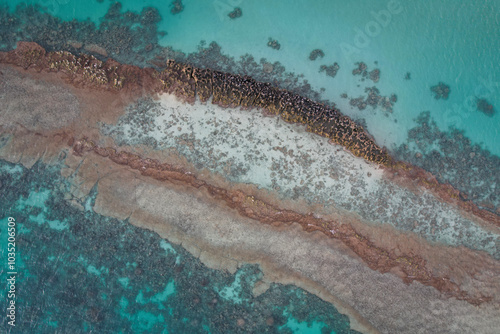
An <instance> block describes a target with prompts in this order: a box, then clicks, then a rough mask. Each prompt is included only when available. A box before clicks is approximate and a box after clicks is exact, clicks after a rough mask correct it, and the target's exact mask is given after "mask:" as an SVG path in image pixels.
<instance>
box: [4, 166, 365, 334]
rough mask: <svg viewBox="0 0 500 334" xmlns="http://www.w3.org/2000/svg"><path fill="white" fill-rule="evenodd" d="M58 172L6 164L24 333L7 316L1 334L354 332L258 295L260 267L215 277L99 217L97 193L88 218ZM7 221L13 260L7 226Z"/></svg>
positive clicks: (272, 294)
mask: <svg viewBox="0 0 500 334" xmlns="http://www.w3.org/2000/svg"><path fill="white" fill-rule="evenodd" d="M59 168H60V166H59V167H50V168H49V167H47V166H45V165H43V164H41V163H37V164H36V165H35V166H33V168H32V169H30V170H27V169H25V168H24V167H21V166H20V165H13V164H10V163H7V162H5V161H3V160H0V182H1V186H0V195H1V197H2V198H3V199H4V200H3V201H2V203H1V204H0V212H1V213H2V215H3V216H7V217H9V216H12V217H15V219H16V222H17V237H16V247H17V258H16V266H17V272H18V275H17V281H16V288H17V313H16V318H17V322H16V326H15V327H11V326H7V324H6V322H7V319H6V318H5V317H2V323H1V324H0V326H1V328H2V333H55V332H57V333H84V332H96V333H145V332H147V333H245V332H258V333H264V332H266V333H355V332H354V331H352V330H350V329H349V320H348V318H347V317H346V316H344V315H341V314H339V313H338V312H337V310H336V309H335V308H334V307H333V306H332V305H330V304H328V303H326V302H324V301H322V300H321V299H319V298H318V297H316V296H314V295H312V294H310V293H307V292H305V291H303V290H301V289H298V288H296V287H293V286H284V285H278V284H272V285H271V287H270V288H269V289H268V290H267V291H266V292H264V293H263V294H261V295H259V296H258V297H254V296H253V294H252V289H253V287H254V285H255V283H256V282H257V281H259V280H260V279H261V278H262V272H261V271H260V269H259V267H258V266H255V265H246V266H243V267H241V268H239V269H238V271H237V272H236V273H235V274H234V275H231V274H229V273H227V272H223V271H217V270H211V269H208V268H206V267H205V266H204V265H203V264H201V262H200V261H199V260H198V259H196V258H194V257H193V256H192V255H190V254H189V253H188V252H186V251H185V250H184V249H183V248H182V247H180V246H177V245H174V244H170V243H169V242H168V241H166V240H163V239H161V238H160V237H159V236H158V235H156V234H155V233H153V232H150V231H148V230H144V229H140V228H136V227H134V226H132V225H131V224H129V223H128V222H127V221H120V220H116V219H110V218H107V217H103V216H100V215H98V214H96V213H95V212H94V211H93V209H92V208H93V202H94V197H95V194H96V191H97V189H95V188H94V189H93V191H92V192H91V194H90V195H89V196H88V197H87V198H83V199H81V200H80V204H81V205H83V206H85V205H86V204H87V205H86V206H87V209H86V210H85V211H80V210H79V209H77V208H75V207H73V206H71V205H70V204H68V202H66V201H65V200H64V199H63V197H64V192H65V187H66V186H67V185H66V183H65V181H64V180H63V179H62V178H61V177H60V171H59ZM20 181H22V182H20ZM40 216H43V222H42V220H41V219H40V218H39V217H40ZM0 222H1V225H0V235H1V236H2V238H1V240H0V242H1V244H0V246H1V248H0V257H1V258H2V259H6V258H7V256H6V249H7V245H6V240H7V238H6V237H5V236H6V228H7V218H2V220H1V221H0ZM53 222H58V223H57V224H56V223H53ZM63 222H64V223H63ZM0 279H1V280H2V281H3V282H5V280H6V279H7V272H6V271H5V267H4V266H3V265H2V268H1V269H0ZM5 292H6V290H5V289H1V291H0V308H2V309H3V310H5V309H6V308H7V305H6V300H7V298H6V296H5Z"/></svg>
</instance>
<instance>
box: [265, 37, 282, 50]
mask: <svg viewBox="0 0 500 334" xmlns="http://www.w3.org/2000/svg"><path fill="white" fill-rule="evenodd" d="M267 46H269V47H270V48H271V49H275V50H279V49H280V48H281V44H280V43H278V41H277V40H275V39H272V38H271V37H269V41H268V42H267Z"/></svg>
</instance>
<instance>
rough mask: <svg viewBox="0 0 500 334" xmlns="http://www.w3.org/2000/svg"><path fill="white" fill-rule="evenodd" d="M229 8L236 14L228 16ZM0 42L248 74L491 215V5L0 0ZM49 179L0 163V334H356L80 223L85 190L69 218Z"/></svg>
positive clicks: (323, 310)
mask: <svg viewBox="0 0 500 334" xmlns="http://www.w3.org/2000/svg"><path fill="white" fill-rule="evenodd" d="M176 6H177V9H176ZM179 6H182V8H180V7H179ZM235 8H239V9H240V11H241V16H238V15H239V14H238V15H236V16H237V17H233V18H231V17H230V15H229V14H230V13H231V12H233V11H234V10H235ZM131 13H132V14H131ZM233 16H234V14H233ZM127 20H128V21H127ZM64 22H66V25H64ZM69 23H71V24H69ZM117 27H121V28H122V30H119V29H118V28H117ZM124 27H125V28H124ZM115 28H116V29H115ZM114 29H115V30H114ZM104 31H106V34H105V33H104ZM0 35H1V37H0V50H1V51H9V50H12V49H13V48H15V43H16V42H17V41H19V40H23V41H35V42H37V43H39V44H40V45H42V46H43V47H45V48H46V49H48V50H68V51H71V52H77V53H78V52H81V53H93V54H94V55H95V56H96V57H98V58H99V59H106V58H107V57H111V58H114V59H117V60H118V61H120V62H123V63H129V64H135V65H138V66H141V67H145V66H155V63H154V62H149V63H148V60H149V61H151V60H154V59H155V57H156V56H158V55H162V56H165V55H166V56H167V58H174V59H178V60H181V61H182V60H184V61H188V62H191V63H193V64H194V65H195V66H200V67H209V68H215V69H224V70H227V71H229V72H233V73H238V74H248V75H252V76H254V77H255V76H259V75H261V76H262V77H261V79H262V80H263V81H268V82H272V83H275V84H277V85H278V86H280V87H282V88H288V89H290V90H292V91H296V92H299V93H303V94H304V95H308V96H310V97H311V98H314V99H316V100H318V101H323V102H325V103H329V104H332V105H335V106H336V108H338V109H339V110H340V111H341V112H342V113H344V114H346V115H348V116H350V117H351V118H353V119H354V120H356V121H357V122H359V123H360V124H362V125H363V126H364V127H365V128H366V129H367V130H368V132H369V133H370V134H371V135H372V136H373V137H374V138H375V140H376V141H377V143H378V144H380V145H381V146H385V147H387V149H388V150H389V152H390V153H391V154H393V155H394V156H395V157H396V158H398V159H401V160H405V161H408V162H411V163H412V164H415V165H417V166H421V167H422V168H424V169H426V170H427V171H430V172H432V173H433V174H434V175H436V177H437V178H438V180H439V181H441V182H444V183H446V182H447V183H450V184H452V185H453V186H454V187H455V188H457V189H459V190H460V191H461V192H463V193H464V194H465V195H464V196H467V197H468V198H470V199H472V200H474V201H475V203H476V204H477V205H478V206H479V207H480V208H484V209H485V210H488V211H490V212H496V213H497V214H498V212H499V211H498V208H499V204H500V190H499V189H498V182H499V181H500V180H499V178H500V158H499V156H500V134H499V130H500V112H499V110H500V66H499V65H498V64H500V53H499V52H498V51H499V50H500V1H497V0H482V1H456V0H442V1H386V0H380V1H379V0H377V1H371V0H356V1H319V0H311V1H298V0H293V1H292V0H290V1H264V0H214V1H212V0H209V1H203V0H185V1H178V2H176V1H153V0H147V1H146V0H144V1H137V0H123V1H120V2H119V3H115V2H114V1H106V0H104V1H77V0H43V1H19V0H11V1H3V0H2V1H0ZM103 36H104V37H103ZM104 38H107V40H104ZM93 40H95V44H96V45H98V46H101V48H98V47H92V46H91V44H92V41H93ZM213 42H215V43H216V44H213ZM106 43H108V44H106ZM278 45H279V47H278ZM102 48H104V49H105V51H104V52H103V50H102ZM314 50H316V52H314ZM207 54H208V56H206V57H202V56H203V55H207ZM250 56H251V57H253V58H249V57H250ZM160 58H161V57H160ZM160 58H158V57H157V59H160ZM249 59H252V60H253V62H252V61H250V60H249ZM162 61H163V60H162ZM377 69H378V71H376V70H377ZM257 70H258V71H260V72H259V73H258V74H255V71H257ZM433 87H434V89H433ZM0 146H1V144H0ZM61 168H62V165H60V166H55V167H54V166H46V165H44V164H43V163H41V162H40V163H37V164H35V166H33V167H32V168H31V169H26V168H25V167H23V166H22V165H21V164H12V163H9V162H7V161H4V160H0V195H1V198H2V202H1V203H0V222H1V224H0V232H1V233H0V235H1V240H0V242H1V249H0V258H2V259H6V258H7V246H6V240H7V239H6V238H5V237H4V236H5V235H6V233H7V230H6V229H7V217H10V216H12V217H16V220H17V221H19V223H18V225H17V227H18V236H17V238H18V239H17V240H18V243H19V245H20V246H19V253H18V255H17V266H18V270H19V272H22V275H20V276H18V284H17V286H18V287H19V291H18V296H19V297H18V319H19V323H18V325H17V326H16V327H15V328H13V327H8V326H7V325H6V321H7V319H6V318H3V317H2V323H1V324H0V326H1V328H2V330H1V332H2V333H4V332H5V333H83V332H93V333H246V332H251V333H322V334H323V333H324V334H326V333H354V332H356V331H354V330H353V329H351V327H350V324H349V319H348V317H347V316H345V315H343V314H341V313H339V312H338V310H336V309H335V307H334V306H333V305H331V304H329V303H327V302H325V301H323V300H321V299H320V298H318V297H316V296H315V295H313V294H310V293H308V292H306V291H304V290H302V289H300V288H298V287H295V286H293V285H280V284H274V285H271V287H270V288H269V289H268V290H267V291H266V292H264V293H262V294H260V295H258V296H254V295H253V294H252V290H253V289H254V285H255V283H256V282H257V281H258V280H259V279H260V278H261V276H262V272H261V271H260V269H259V267H258V266H257V265H245V266H242V267H241V268H238V270H237V272H236V273H235V274H230V273H228V272H224V271H217V270H213V269H209V268H207V267H205V266H204V265H203V264H202V263H201V262H200V261H199V260H198V259H197V258H196V257H194V256H192V255H191V254H190V253H188V252H187V251H186V250H184V249H183V248H182V247H181V246H179V245H174V244H171V243H169V242H168V241H166V240H164V239H162V238H160V237H159V236H158V235H157V234H155V233H153V232H151V231H149V230H145V229H141V228H138V227H135V226H132V225H130V224H129V223H128V222H127V221H126V220H118V219H112V218H109V217H105V216H102V215H99V214H98V213H96V212H94V210H93V205H94V200H95V198H93V197H92V192H91V195H89V196H88V197H87V198H84V199H80V204H81V205H82V207H83V208H84V210H83V211H82V210H78V209H76V208H75V207H73V206H71V205H69V204H67V203H66V202H65V194H66V192H67V190H68V188H67V187H69V186H68V184H67V183H66V181H65V180H64V179H63V178H61V177H60V169H61ZM95 191H97V189H95ZM28 245H29V247H28ZM468 247H471V246H470V245H469V246H468ZM2 261H3V262H2V267H1V268H0V274H1V275H0V276H1V281H2V282H5V280H6V277H7V270H6V268H5V266H3V263H4V262H6V260H2ZM2 284H3V283H2ZM5 292H6V290H5V289H3V288H2V289H1V291H0V309H1V310H2V312H3V310H4V309H5V308H6V304H5V303H6V298H5V296H4V293H5ZM200 305H202V307H200ZM5 329H7V330H6V331H4V330H5Z"/></svg>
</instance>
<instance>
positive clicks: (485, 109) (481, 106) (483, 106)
mask: <svg viewBox="0 0 500 334" xmlns="http://www.w3.org/2000/svg"><path fill="white" fill-rule="evenodd" d="M476 105H477V110H478V111H480V112H482V113H483V114H485V115H486V116H490V117H493V115H495V108H493V106H492V105H491V104H490V103H489V102H488V101H487V100H486V99H480V98H477V99H476Z"/></svg>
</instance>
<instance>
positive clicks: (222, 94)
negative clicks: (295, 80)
mask: <svg viewBox="0 0 500 334" xmlns="http://www.w3.org/2000/svg"><path fill="white" fill-rule="evenodd" d="M0 62H3V63H8V64H15V65H17V66H21V67H23V68H24V69H28V68H33V69H34V70H36V71H43V70H45V71H53V72H63V73H65V74H66V75H67V77H68V79H69V81H71V82H72V83H73V84H75V85H78V86H84V87H95V88H100V89H103V88H104V89H114V90H120V89H127V90H131V91H136V90H144V91H145V92H150V93H160V92H167V93H172V94H175V95H176V96H177V97H180V98H182V99H184V100H185V101H187V102H193V101H194V99H195V97H196V92H197V91H199V92H200V99H201V100H202V101H206V100H207V99H208V98H209V97H210V96H211V97H212V98H213V99H212V103H215V104H218V105H220V106H223V107H236V106H243V107H247V108H254V107H255V108H261V109H265V110H267V111H268V112H270V113H272V114H276V115H278V114H279V115H280V116H281V117H282V118H283V119H284V120H285V121H287V122H293V123H303V124H306V125H307V129H308V131H311V132H314V133H316V134H319V135H321V136H324V137H327V138H329V139H330V140H332V141H333V142H335V143H337V144H340V145H342V146H344V147H346V148H347V149H348V150H350V151H351V152H352V153H353V154H354V155H356V156H359V157H363V158H365V159H366V160H368V161H372V162H376V163H379V164H384V165H388V164H390V163H392V159H391V157H390V156H389V154H388V153H387V151H386V150H385V149H383V148H380V147H379V146H377V144H376V143H375V141H374V140H373V139H372V138H371V137H370V136H369V135H368V134H367V133H366V132H365V131H364V129H363V127H361V126H360V125H357V124H356V123H354V122H353V121H352V120H351V119H350V118H349V117H347V116H345V115H342V114H341V113H340V112H339V111H338V110H337V109H333V108H329V107H327V106H325V105H323V104H321V103H317V102H314V101H312V100H310V99H308V98H304V97H301V96H299V95H297V94H293V93H290V92H288V91H286V90H282V89H278V88H275V87H272V86H271V85H270V84H266V83H261V82H257V81H255V80H253V79H252V78H250V77H241V76H237V75H232V74H229V73H225V72H219V71H213V70H209V69H205V70H201V69H198V68H194V67H192V66H190V65H187V64H180V63H177V62H175V61H173V60H169V61H168V62H167V67H166V69H165V70H163V71H162V72H158V71H156V70H154V69H152V68H144V69H141V68H139V67H136V66H132V65H120V64H119V63H117V62H116V61H114V60H111V59H110V60H108V61H106V62H105V63H103V62H102V61H100V60H98V59H96V58H95V57H93V56H88V55H80V56H78V57H76V56H74V55H73V54H71V53H69V52H65V51H62V52H46V51H45V50H44V49H43V48H42V47H41V46H39V45H38V44H36V43H26V42H19V43H18V47H17V49H16V50H13V51H10V52H8V53H0Z"/></svg>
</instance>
